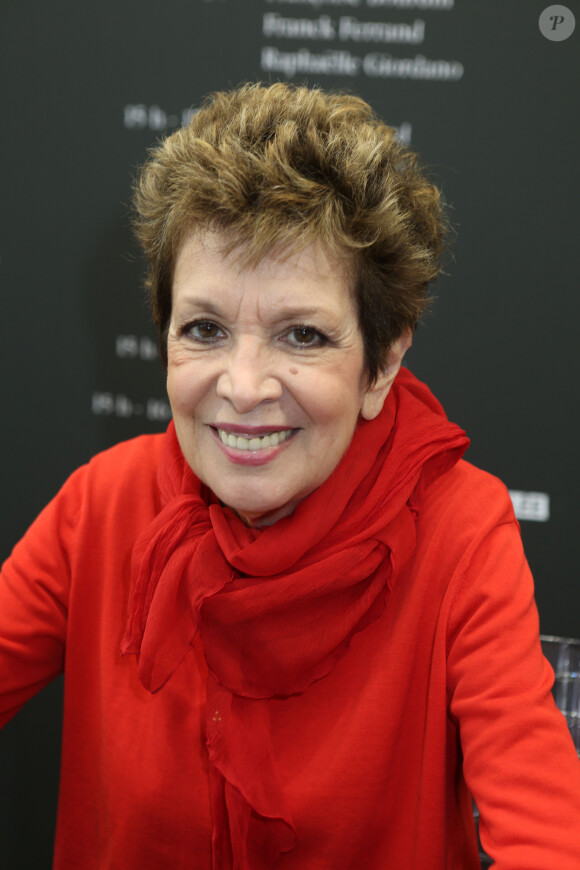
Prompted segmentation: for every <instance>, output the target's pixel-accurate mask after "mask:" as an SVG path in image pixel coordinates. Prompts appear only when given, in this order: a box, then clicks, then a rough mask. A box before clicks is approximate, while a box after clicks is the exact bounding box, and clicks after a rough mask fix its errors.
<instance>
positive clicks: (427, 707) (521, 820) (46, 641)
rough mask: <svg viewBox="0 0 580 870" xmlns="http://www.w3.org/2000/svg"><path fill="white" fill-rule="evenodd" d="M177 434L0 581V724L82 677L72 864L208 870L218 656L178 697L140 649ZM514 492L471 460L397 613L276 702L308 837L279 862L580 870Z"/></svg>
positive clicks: (69, 835)
mask: <svg viewBox="0 0 580 870" xmlns="http://www.w3.org/2000/svg"><path fill="white" fill-rule="evenodd" d="M162 444H163V436H144V437H141V438H137V439H135V440H133V441H130V442H127V443H124V444H120V445H118V446H116V447H114V448H112V449H111V450H109V451H106V452H105V453H102V454H100V455H99V456H97V457H95V458H94V459H93V460H92V461H91V462H90V463H89V464H88V465H87V466H85V467H83V468H81V469H79V470H78V471H77V472H76V473H75V474H73V475H72V477H71V478H70V479H69V481H68V482H67V483H66V485H65V486H64V487H63V489H62V490H61V492H60V493H59V494H58V495H57V497H56V498H55V499H54V500H53V501H52V502H51V504H50V505H49V506H48V507H47V508H46V509H45V510H44V511H43V513H42V514H41V515H40V517H39V518H38V519H37V520H36V522H35V523H34V524H33V526H32V527H31V529H30V530H29V532H28V533H27V534H26V536H25V537H24V538H23V540H22V541H21V542H20V543H19V544H18V545H17V547H16V548H15V550H14V553H13V555H12V557H11V558H10V559H9V560H8V562H6V564H5V565H4V568H3V571H2V575H1V581H0V724H3V723H4V722H6V721H7V720H8V719H9V718H10V717H11V716H12V715H13V714H14V713H15V712H16V711H17V710H18V709H19V708H20V707H21V706H22V704H23V703H24V702H25V701H26V700H27V699H28V698H29V697H30V696H31V695H32V694H34V693H35V692H37V691H38V690H39V689H40V688H42V686H43V685H45V684H46V683H47V682H48V681H49V680H50V679H52V678H53V677H54V676H55V675H56V674H57V673H59V672H61V671H62V670H63V668H64V671H65V708H64V733H63V749H62V775H61V786H60V805H59V816H58V827H57V837H56V855H55V864H54V866H55V868H56V870H77V868H78V870H105V868H107V870H191V868H196V870H198V868H199V870H209V868H210V866H211V845H210V829H211V826H210V818H209V797H208V784H207V755H206V748H205V738H204V733H203V732H204V725H203V723H204V715H205V689H204V686H205V676H206V671H205V662H204V656H203V650H202V648H201V646H200V645H199V644H198V646H197V647H196V648H195V649H194V650H193V652H192V653H190V654H189V655H188V656H187V657H186V659H185V661H184V662H183V664H182V665H181V666H180V668H179V669H178V670H177V671H176V672H175V674H174V675H173V677H172V678H171V680H170V681H169V682H168V684H167V685H166V686H165V687H164V688H163V690H162V691H160V692H158V693H157V694H155V695H151V694H150V693H148V692H147V691H146V690H145V689H144V688H143V686H142V685H141V683H140V682H139V679H138V677H137V662H136V660H135V657H134V656H127V657H125V658H121V655H120V652H119V648H120V642H121V637H122V635H123V631H124V628H125V622H126V613H127V597H128V589H129V579H130V567H129V566H130V556H131V550H132V546H133V543H134V541H135V539H136V538H137V537H138V536H139V534H140V533H141V532H142V531H143V529H144V528H145V527H147V526H148V524H149V523H150V522H151V520H152V519H153V517H154V516H155V515H156V513H157V512H158V511H159V509H160V497H159V492H158V488H157V481H156V471H157V467H158V464H159V460H160V455H161V449H162ZM552 678H553V674H552V671H551V669H550V667H549V665H548V664H547V663H546V662H545V660H544V659H543V658H542V655H541V648H540V643H539V639H538V617H537V612H536V608H535V604H534V600H533V587H532V580H531V577H530V573H529V569H528V567H527V564H526V562H525V559H524V556H523V553H522V547H521V542H520V537H519V533H518V527H517V522H516V521H515V518H514V516H513V512H512V509H511V504H510V501H509V497H508V494H507V492H506V490H505V488H504V487H503V486H502V485H501V484H500V483H499V482H498V481H497V480H495V479H494V478H492V477H490V476H489V475H487V474H485V473H484V472H481V471H479V470H477V469H475V468H473V467H472V466H471V465H469V464H468V463H466V462H463V461H462V462H460V463H459V464H458V465H457V466H455V468H453V469H452V470H451V471H449V472H447V473H446V474H444V475H443V476H442V477H441V478H439V479H438V480H437V481H436V482H435V483H434V484H433V485H432V486H431V487H430V488H429V489H428V490H427V492H426V493H425V495H424V499H423V503H422V505H421V510H420V513H419V519H418V522H417V547H416V551H415V555H414V558H413V559H412V561H411V563H410V565H409V566H408V567H407V568H406V569H405V571H404V574H403V575H402V576H401V577H400V578H399V579H398V581H397V584H396V585H395V588H394V590H393V594H392V596H391V598H390V599H389V606H388V607H387V608H386V610H385V611H384V613H383V614H382V615H381V616H380V618H379V619H377V620H376V621H375V622H373V623H372V624H371V625H370V626H369V627H368V628H366V629H365V630H364V631H362V632H360V633H358V634H355V635H354V636H353V639H352V643H351V646H350V648H349V650H348V653H347V654H346V655H345V656H344V657H343V658H342V659H341V660H340V661H339V663H338V665H337V667H336V668H335V670H334V671H333V672H332V673H331V674H330V675H329V676H327V677H325V678H324V680H321V681H320V682H319V683H317V684H316V692H312V693H309V691H306V692H305V693H304V694H303V695H302V696H300V697H298V698H296V697H290V698H285V699H283V700H274V701H272V702H271V732H272V736H273V741H274V747H275V750H276V753H277V758H278V761H279V773H280V776H281V779H282V784H283V787H284V793H285V795H286V796H287V799H288V801H289V802H290V806H291V809H292V816H293V818H294V821H295V824H296V831H297V836H298V844H297V846H296V847H295V849H293V850H292V851H291V852H289V853H287V854H285V855H283V856H282V857H281V859H280V862H279V865H278V866H279V867H280V868H281V870H298V868H300V870H304V868H307V870H360V868H370V870H383V868H384V870H386V868H389V870H391V868H397V870H399V868H400V870H429V868H432V870H436V868H437V870H441V868H453V870H466V868H476V867H478V866H479V865H478V861H477V853H476V847H475V839H474V831H473V822H472V806H471V798H470V795H469V792H468V789H469V790H470V791H471V793H472V794H473V795H474V796H475V798H476V800H477V804H478V806H479V809H480V813H481V835H482V840H483V844H484V846H485V848H486V850H487V851H488V852H489V853H490V855H491V856H492V857H493V858H494V859H495V862H496V864H495V867H496V868H497V870H516V868H518V870H522V868H525V870H580V764H579V762H578V759H577V757H576V753H575V751H574V747H573V745H572V742H571V740H570V737H569V734H568V731H567V726H566V724H565V721H564V719H563V717H562V716H561V714H560V713H559V712H558V711H557V709H556V708H555V706H554V703H553V700H552V696H551V692H550V687H551V681H552Z"/></svg>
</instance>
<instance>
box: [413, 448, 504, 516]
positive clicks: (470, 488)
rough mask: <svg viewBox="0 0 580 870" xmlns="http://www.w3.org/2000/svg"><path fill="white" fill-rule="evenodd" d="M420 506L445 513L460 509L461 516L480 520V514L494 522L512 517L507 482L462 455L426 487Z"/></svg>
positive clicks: (451, 513)
mask: <svg viewBox="0 0 580 870" xmlns="http://www.w3.org/2000/svg"><path fill="white" fill-rule="evenodd" d="M423 509H424V510H429V511H430V510H436V511H437V512H438V513H441V512H443V513H446V514H448V515H453V514H456V513H458V512H459V514H460V516H461V517H463V518H464V520H481V519H482V518H483V517H487V518H488V520H489V521H492V522H495V523H501V522H511V521H513V520H515V515H514V511H513V506H512V502H511V498H510V494H509V491H508V489H507V487H506V485H505V484H504V483H503V482H502V481H501V480H500V479H499V478H498V477H495V475H493V474H490V473H489V472H487V471H484V470H483V469H481V468H478V467H477V466H475V465H472V464H471V463H470V462H467V461H466V460H464V459H460V460H459V462H458V463H457V464H456V465H454V466H453V468H451V469H450V470H449V471H447V472H446V473H445V474H442V475H441V477H439V478H438V479H437V480H435V481H434V482H433V484H432V485H431V486H430V487H429V488H428V489H427V491H426V492H425V496H424V503H423Z"/></svg>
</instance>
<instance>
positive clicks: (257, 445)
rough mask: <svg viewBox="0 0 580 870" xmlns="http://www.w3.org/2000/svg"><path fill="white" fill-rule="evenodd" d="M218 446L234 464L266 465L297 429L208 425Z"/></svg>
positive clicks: (284, 447)
mask: <svg viewBox="0 0 580 870" xmlns="http://www.w3.org/2000/svg"><path fill="white" fill-rule="evenodd" d="M210 428H211V430H212V432H213V435H214V438H215V439H216V441H217V444H218V447H219V448H220V450H221V451H222V452H223V453H224V454H225V456H226V457H227V459H228V460H229V461H230V462H232V463H234V465H250V466H257V465H267V464H268V463H270V462H272V460H274V459H275V458H276V457H277V456H278V455H279V454H280V453H281V452H282V451H284V450H285V449H286V448H287V447H288V444H289V443H290V441H291V440H292V438H293V437H294V436H295V435H296V433H297V432H299V429H272V428H269V427H268V428H267V427H265V426H264V427H255V428H251V429H250V431H245V432H244V431H243V430H240V429H237V428H235V427H234V426H232V425H229V424H228V425H227V428H226V429H222V428H221V427H220V426H211V427H210Z"/></svg>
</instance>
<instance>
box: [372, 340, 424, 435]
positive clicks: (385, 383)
mask: <svg viewBox="0 0 580 870" xmlns="http://www.w3.org/2000/svg"><path fill="white" fill-rule="evenodd" d="M412 343H413V333H412V332H411V330H410V329H406V330H405V331H404V332H403V334H402V335H401V336H400V337H399V338H398V339H397V340H396V341H394V342H393V344H392V345H391V349H390V350H389V352H388V354H387V360H386V365H385V368H384V369H383V371H382V372H380V374H379V376H378V378H377V379H376V381H375V382H374V384H373V385H372V386H371V387H369V388H368V389H367V391H366V393H365V395H364V397H363V400H362V405H361V409H360V413H361V416H362V417H364V419H365V420H374V419H375V417H378V415H379V414H380V413H381V411H382V410H383V405H384V404H385V399H386V398H387V396H388V395H389V390H390V389H391V386H392V384H393V381H394V380H395V378H396V377H397V374H398V372H399V369H400V368H401V363H402V362H403V357H404V356H405V354H406V352H407V351H408V350H409V348H410V347H411V345H412Z"/></svg>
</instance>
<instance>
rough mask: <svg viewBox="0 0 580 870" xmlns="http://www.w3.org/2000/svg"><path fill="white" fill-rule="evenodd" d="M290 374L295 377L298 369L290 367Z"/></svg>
mask: <svg viewBox="0 0 580 870" xmlns="http://www.w3.org/2000/svg"><path fill="white" fill-rule="evenodd" d="M290 374H291V375H297V374H298V369H295V368H294V366H290Z"/></svg>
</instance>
